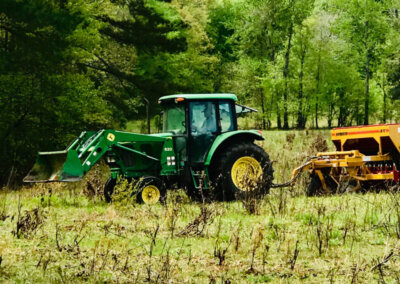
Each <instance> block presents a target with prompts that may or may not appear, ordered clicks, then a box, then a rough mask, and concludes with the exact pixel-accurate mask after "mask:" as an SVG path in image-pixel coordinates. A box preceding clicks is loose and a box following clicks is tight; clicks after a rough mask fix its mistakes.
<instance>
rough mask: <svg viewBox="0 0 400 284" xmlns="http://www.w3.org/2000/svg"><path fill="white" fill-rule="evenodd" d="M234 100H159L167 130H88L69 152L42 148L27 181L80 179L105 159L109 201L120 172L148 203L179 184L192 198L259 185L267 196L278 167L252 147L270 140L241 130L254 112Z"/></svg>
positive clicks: (227, 196)
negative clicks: (243, 118) (242, 120)
mask: <svg viewBox="0 0 400 284" xmlns="http://www.w3.org/2000/svg"><path fill="white" fill-rule="evenodd" d="M236 100H237V98H236V96H235V95H233V94H182V95H171V96H164V97H161V98H160V99H159V104H160V105H161V106H162V108H163V131H162V133H158V134H149V135H144V134H136V133H129V132H122V131H116V130H100V131H98V132H93V131H84V132H82V133H81V135H80V136H79V137H78V138H77V139H76V140H75V141H73V142H72V143H71V144H70V145H69V146H68V147H67V149H66V150H64V151H55V152H39V155H38V156H37V159H36V163H35V165H34V166H33V168H32V169H31V171H30V172H29V174H28V175H27V176H26V177H25V178H24V182H55V181H59V182H69V181H77V180H80V179H82V178H83V176H84V175H85V174H86V173H87V172H88V171H89V170H90V169H91V167H93V165H94V164H96V163H97V162H98V161H99V160H100V159H101V158H104V159H105V162H106V163H107V164H108V166H109V167H110V169H111V176H110V178H109V179H108V180H107V182H106V184H105V187H104V196H105V199H106V201H108V202H109V201H111V197H112V193H113V190H114V187H115V186H116V182H117V178H118V177H124V178H127V179H131V180H133V181H135V182H136V184H135V189H136V191H135V194H136V198H137V201H138V202H144V203H147V204H154V203H157V202H159V201H163V200H165V198H166V189H167V188H174V187H178V188H185V189H186V191H187V193H188V195H189V197H191V198H193V199H196V198H199V197H201V196H207V195H208V194H209V193H210V192H213V193H214V195H213V196H214V197H216V198H217V199H220V200H232V199H234V198H236V197H238V196H240V195H243V194H244V193H245V192H250V191H254V190H255V188H258V190H259V191H261V192H262V193H268V192H269V188H270V187H271V184H272V178H273V169H272V165H271V162H270V159H269V156H268V155H267V153H266V152H265V151H264V150H263V149H262V148H261V147H259V146H257V145H256V144H254V141H255V140H264V138H263V136H262V133H261V132H260V131H256V130H246V131H245V130H238V127H237V116H238V115H239V114H241V113H246V112H250V111H254V110H253V109H251V108H248V107H245V106H241V105H237V104H236ZM260 185H261V186H260ZM211 189H212V190H211Z"/></svg>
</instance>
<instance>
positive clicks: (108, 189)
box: [104, 177, 117, 203]
mask: <svg viewBox="0 0 400 284" xmlns="http://www.w3.org/2000/svg"><path fill="white" fill-rule="evenodd" d="M116 184H117V180H116V179H115V178H112V177H109V178H108V180H107V181H106V183H105V184H104V199H105V200H106V202H107V203H110V202H111V201H112V194H113V192H114V187H115V185H116Z"/></svg>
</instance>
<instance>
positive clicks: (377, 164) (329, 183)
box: [292, 124, 400, 196]
mask: <svg viewBox="0 0 400 284" xmlns="http://www.w3.org/2000/svg"><path fill="white" fill-rule="evenodd" d="M331 137H332V142H333V144H334V145H335V148H336V151H334V152H320V153H318V154H317V155H316V156H315V157H312V158H310V159H309V160H308V161H307V162H306V163H305V164H303V165H302V166H301V167H298V168H296V169H295V170H294V171H293V174H292V180H294V179H296V178H297V177H298V176H299V175H300V174H301V173H302V172H304V171H309V173H310V177H311V180H310V183H309V185H308V188H307V194H308V195H309V196H312V195H317V194H323V193H330V192H343V191H356V190H359V189H361V188H368V187H370V186H374V185H378V184H384V183H388V184H391V183H393V182H398V181H399V179H400V178H399V173H400V172H399V170H400V164H399V161H400V154H399V151H400V124H382V125H367V126H354V127H341V128H335V129H333V130H332V132H331Z"/></svg>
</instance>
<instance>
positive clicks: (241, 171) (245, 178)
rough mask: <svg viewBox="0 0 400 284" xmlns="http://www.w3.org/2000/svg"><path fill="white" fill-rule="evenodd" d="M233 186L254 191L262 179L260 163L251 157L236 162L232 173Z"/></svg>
mask: <svg viewBox="0 0 400 284" xmlns="http://www.w3.org/2000/svg"><path fill="white" fill-rule="evenodd" d="M231 176H232V181H233V184H234V185H235V186H236V187H237V188H238V189H240V190H243V191H249V190H253V189H254V188H255V187H256V186H257V183H258V182H259V181H260V178H261V177H262V167H261V164H260V162H258V161H257V160H256V159H254V158H253V157H250V156H244V157H241V158H239V159H237V160H236V162H235V163H234V164H233V166H232V171H231Z"/></svg>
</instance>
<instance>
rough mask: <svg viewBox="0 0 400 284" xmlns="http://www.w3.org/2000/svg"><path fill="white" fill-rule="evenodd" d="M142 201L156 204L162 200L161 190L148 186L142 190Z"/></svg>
mask: <svg viewBox="0 0 400 284" xmlns="http://www.w3.org/2000/svg"><path fill="white" fill-rule="evenodd" d="M142 200H143V202H144V203H146V204H155V203H157V202H158V201H159V200H160V190H159V189H158V187H157V186H155V185H147V186H145V187H144V188H143V190H142Z"/></svg>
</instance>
